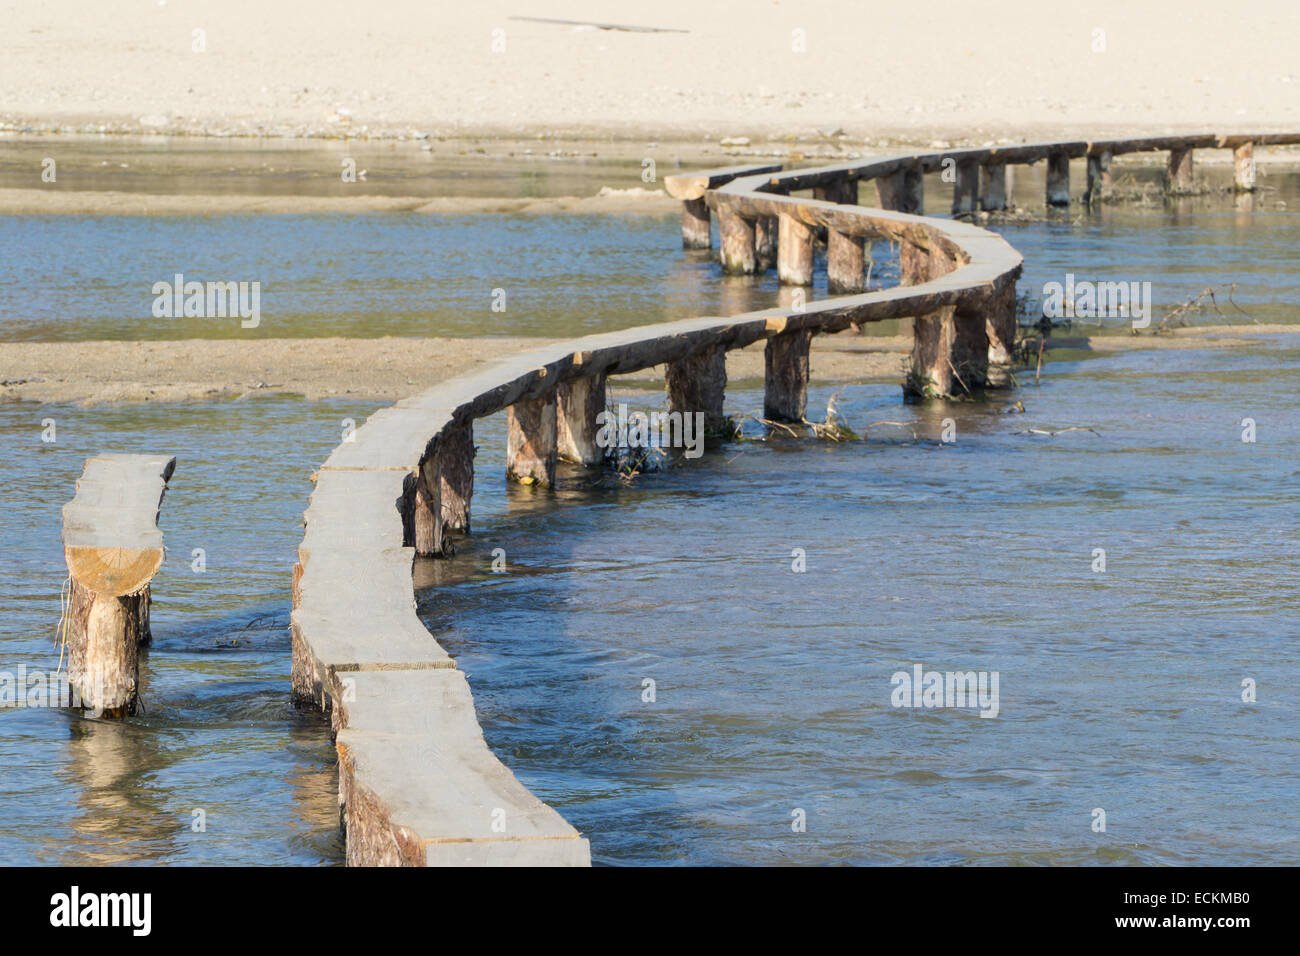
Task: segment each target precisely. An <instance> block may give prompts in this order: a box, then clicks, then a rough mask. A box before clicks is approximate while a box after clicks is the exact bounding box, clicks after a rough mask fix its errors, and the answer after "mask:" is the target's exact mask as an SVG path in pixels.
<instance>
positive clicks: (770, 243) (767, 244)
mask: <svg viewBox="0 0 1300 956" xmlns="http://www.w3.org/2000/svg"><path fill="white" fill-rule="evenodd" d="M776 249H777V225H776V217H775V216H764V217H763V218H762V219H759V220H757V221H756V222H755V223H754V257H755V258H756V259H757V260H758V271H759V272H764V271H766V270H768V269H771V268H772V267H773V266H775V265H776V256H777V252H776Z"/></svg>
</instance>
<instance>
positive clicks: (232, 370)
mask: <svg viewBox="0 0 1300 956" xmlns="http://www.w3.org/2000/svg"><path fill="white" fill-rule="evenodd" d="M1280 333H1300V325H1233V326H1200V327H1190V328H1185V329H1178V330H1174V331H1172V332H1169V333H1164V334H1160V335H1152V334H1143V335H1115V334H1102V335H1091V336H1080V335H1069V336H1059V337H1053V338H1052V339H1051V340H1050V342H1051V349H1052V351H1051V352H1049V354H1048V363H1049V364H1050V362H1051V361H1052V356H1053V354H1058V355H1059V354H1061V353H1063V352H1069V353H1071V357H1072V358H1073V357H1076V355H1075V353H1077V352H1079V351H1083V352H1094V353H1099V354H1100V353H1108V352H1120V351H1129V350H1133V349H1151V348H1157V349H1169V348H1174V349H1187V348H1242V347H1251V346H1258V345H1259V344H1260V343H1261V342H1263V341H1266V340H1267V339H1268V338H1269V337H1270V336H1272V335H1276V334H1280ZM549 341H550V340H546V339H536V338H396V337H388V338H380V339H347V338H320V339H264V340H259V341H238V340H233V341H232V340H212V339H184V340H178V341H170V342H168V341H162V342H158V341H154V342H13V343H0V369H3V370H4V371H3V373H2V374H3V376H4V377H3V379H0V401H30V402H45V403H51V402H75V403H81V404H85V405H98V404H107V403H139V402H182V401H205V400H206V401H218V400H240V399H246V398H249V397H250V396H258V395H270V394H276V393H284V394H293V395H301V396H303V397H305V398H307V399H309V400H319V399H326V398H340V397H346V398H352V399H358V400H365V401H382V402H393V401H397V400H399V399H402V398H405V397H406V396H408V395H412V394H415V393H416V392H418V391H420V390H421V389H423V388H427V387H429V386H430V385H435V384H437V383H438V382H440V381H443V380H445V379H448V378H452V377H454V376H456V375H460V374H463V373H465V372H469V371H472V370H473V369H474V368H477V367H479V366H481V365H483V364H485V363H487V362H491V361H494V360H496V359H499V358H502V357H503V356H506V355H509V354H511V353H513V352H516V351H519V350H522V349H528V348H535V347H539V346H542V345H546V344H549ZM910 348H911V337H910V336H904V335H895V336H872V335H853V334H842V335H830V336H820V337H818V338H815V339H814V340H813V352H812V359H811V364H812V377H813V381H814V382H817V383H824V384H847V383H854V382H897V381H901V380H902V374H903V371H902V370H903V362H904V360H905V358H906V356H907V353H908V351H909V350H910ZM727 376H728V379H729V380H731V381H732V382H755V383H757V382H761V381H762V378H763V346H762V344H761V343H759V344H756V345H754V346H751V347H749V348H747V349H742V350H738V351H734V352H730V353H728V355H727ZM662 383H663V369H662V368H654V369H646V370H644V371H643V372H640V373H638V374H636V375H630V376H622V377H620V378H619V379H618V380H617V382H616V385H617V386H618V387H620V388H627V389H631V390H633V391H641V392H654V391H660V390H662V387H663V386H662Z"/></svg>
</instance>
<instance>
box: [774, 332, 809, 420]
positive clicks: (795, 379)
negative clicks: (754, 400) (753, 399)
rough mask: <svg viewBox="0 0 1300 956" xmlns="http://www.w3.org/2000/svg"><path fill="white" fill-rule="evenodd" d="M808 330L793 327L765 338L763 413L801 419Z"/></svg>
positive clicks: (805, 407)
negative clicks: (788, 330)
mask: <svg viewBox="0 0 1300 956" xmlns="http://www.w3.org/2000/svg"><path fill="white" fill-rule="evenodd" d="M811 343H812V331H811V330H809V329H795V330H793V331H790V332H782V333H780V334H778V335H774V336H772V337H771V338H770V339H768V340H767V345H766V346H764V349H763V365H764V369H765V375H764V391H763V417H764V418H766V419H768V420H769V421H774V422H801V421H803V420H804V416H805V414H806V413H807V410H808V349H809V346H810V345H811Z"/></svg>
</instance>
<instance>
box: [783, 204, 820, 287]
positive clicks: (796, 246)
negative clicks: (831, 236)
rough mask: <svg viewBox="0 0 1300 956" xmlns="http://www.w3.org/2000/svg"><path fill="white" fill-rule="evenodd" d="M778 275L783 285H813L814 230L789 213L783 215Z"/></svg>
mask: <svg viewBox="0 0 1300 956" xmlns="http://www.w3.org/2000/svg"><path fill="white" fill-rule="evenodd" d="M780 220H781V222H780V226H779V232H780V238H778V239H777V251H776V274H777V276H778V277H779V278H780V280H781V283H782V284H783V285H812V280H813V230H812V227H811V226H808V225H806V224H805V223H803V222H801V221H800V220H798V219H796V218H795V217H794V216H792V215H790V214H789V213H785V212H783V213H781V216H780Z"/></svg>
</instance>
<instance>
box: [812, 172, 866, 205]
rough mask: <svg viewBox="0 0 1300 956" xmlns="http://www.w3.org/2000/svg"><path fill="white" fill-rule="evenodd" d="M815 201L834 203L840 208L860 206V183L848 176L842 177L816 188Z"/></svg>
mask: <svg viewBox="0 0 1300 956" xmlns="http://www.w3.org/2000/svg"><path fill="white" fill-rule="evenodd" d="M813 199H820V200H822V201H823V202H833V203H836V204H837V205H840V206H856V205H857V204H858V181H857V180H856V179H852V178H850V177H848V176H841V177H840V178H839V179H835V180H832V181H831V182H829V183H827V184H826V185H825V186H817V187H815V188H814V189H813Z"/></svg>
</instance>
